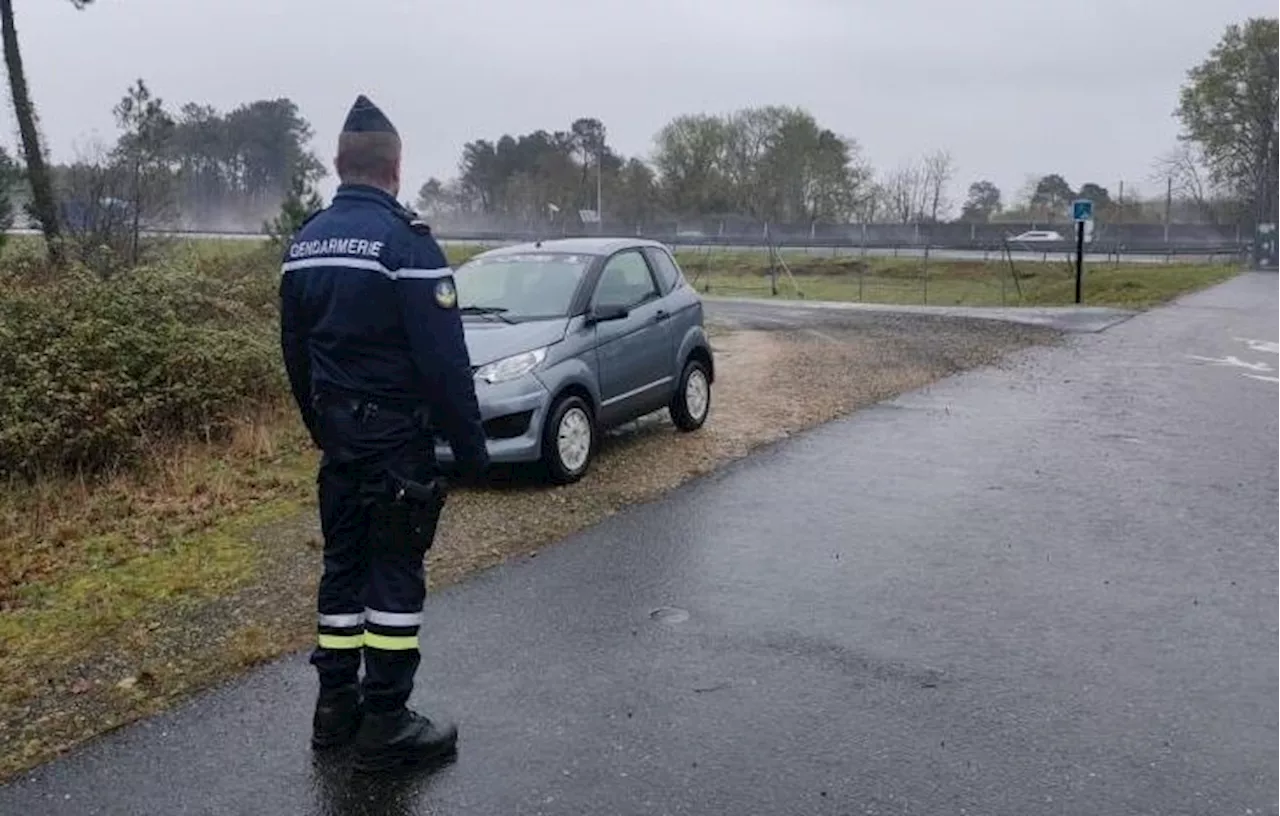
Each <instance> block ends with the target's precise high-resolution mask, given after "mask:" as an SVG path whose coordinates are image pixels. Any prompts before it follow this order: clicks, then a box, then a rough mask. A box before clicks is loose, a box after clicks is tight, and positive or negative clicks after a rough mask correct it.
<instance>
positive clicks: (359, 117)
mask: <svg viewBox="0 0 1280 816" xmlns="http://www.w3.org/2000/svg"><path fill="white" fill-rule="evenodd" d="M342 132H343V133H396V127H395V125H393V124H391V120H390V119H388V118H387V116H386V114H384V113H383V112H382V110H381V109H380V108H379V107H378V106H377V105H375V104H373V102H371V101H369V97H367V96H365V95H364V94H360V95H359V96H357V97H356V101H355V104H354V105H352V106H351V110H350V111H348V112H347V120H346V121H345V122H343V123H342Z"/></svg>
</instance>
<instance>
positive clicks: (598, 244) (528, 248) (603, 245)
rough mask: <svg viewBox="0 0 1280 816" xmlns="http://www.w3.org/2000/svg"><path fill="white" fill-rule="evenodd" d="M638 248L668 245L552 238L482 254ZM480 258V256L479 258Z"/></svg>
mask: <svg viewBox="0 0 1280 816" xmlns="http://www.w3.org/2000/svg"><path fill="white" fill-rule="evenodd" d="M638 247H658V248H660V249H666V245H665V244H663V243H661V242H659V241H651V240H649V239H648V238H625V237H608V236H601V237H597V238H551V239H548V240H545V241H530V242H527V243H523V244H515V245H513V246H505V247H497V248H494V249H490V250H487V251H486V252H483V253H481V254H482V255H484V256H485V257H494V256H496V255H526V254H529V253H532V252H564V253H568V254H571V255H612V254H613V253H615V252H617V251H619V250H623V249H633V248H638ZM477 257H479V256H477Z"/></svg>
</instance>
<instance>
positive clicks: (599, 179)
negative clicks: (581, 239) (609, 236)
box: [596, 137, 604, 235]
mask: <svg viewBox="0 0 1280 816" xmlns="http://www.w3.org/2000/svg"><path fill="white" fill-rule="evenodd" d="M603 178H604V138H603V137H602V138H601V139H600V145H599V148H598V150H597V152H596V218H598V219H599V221H597V222H596V223H597V224H599V226H598V227H596V231H597V232H598V233H599V234H601V235H603V234H604V209H603V206H604V205H603V203H602V200H601V195H600V192H601V190H602V189H603V188H604V183H603Z"/></svg>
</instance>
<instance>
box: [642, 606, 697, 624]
mask: <svg viewBox="0 0 1280 816" xmlns="http://www.w3.org/2000/svg"><path fill="white" fill-rule="evenodd" d="M649 617H651V618H653V619H654V620H656V621H657V622H658V623H684V622H685V621H687V620H689V613H688V612H686V611H684V610H683V609H678V608H676V607H674V606H660V607H658V608H657V609H655V610H653V611H652V612H650V613H649Z"/></svg>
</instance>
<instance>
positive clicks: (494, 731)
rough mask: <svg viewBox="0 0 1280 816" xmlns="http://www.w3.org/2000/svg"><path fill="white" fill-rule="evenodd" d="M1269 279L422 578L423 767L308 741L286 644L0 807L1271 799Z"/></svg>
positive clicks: (1273, 495)
mask: <svg viewBox="0 0 1280 816" xmlns="http://www.w3.org/2000/svg"><path fill="white" fill-rule="evenodd" d="M1276 302H1277V284H1276V276H1275V275H1252V276H1246V277H1243V278H1240V279H1237V280H1235V281H1232V282H1230V283H1228V284H1226V285H1224V286H1222V287H1219V288H1217V289H1215V290H1212V291H1210V292H1207V293H1203V294H1201V295H1197V296H1194V297H1192V298H1190V299H1188V300H1187V301H1186V302H1185V303H1183V304H1182V305H1179V306H1175V307H1171V308H1168V309H1164V310H1161V311H1157V312H1153V313H1148V314H1144V315H1139V316H1137V317H1134V318H1132V319H1130V320H1127V321H1124V322H1122V323H1119V324H1117V325H1114V326H1112V327H1111V328H1110V329H1108V330H1107V331H1105V332H1101V333H1095V334H1078V335H1075V336H1073V337H1071V338H1070V340H1069V341H1068V342H1067V343H1066V344H1064V345H1063V346H1060V347H1055V348H1042V349H1035V350H1032V351H1030V352H1027V353H1025V354H1022V355H1020V356H1019V357H1018V358H1017V359H1016V361H1015V362H1014V363H1013V364H1011V365H1006V366H1001V367H998V368H993V369H987V370H982V371H976V372H971V373H968V374H965V375H961V376H958V377H955V378H952V379H950V380H947V381H944V382H942V383H939V384H936V385H934V386H933V387H931V388H928V389H925V390H923V391H921V392H917V393H913V394H909V395H906V396H904V397H902V398H900V399H897V400H894V401H892V402H889V403H886V404H883V405H881V406H878V407H875V408H872V409H869V410H865V411H862V412H859V413H858V414H856V415H854V416H852V417H850V418H848V419H846V420H841V421H838V422H834V423H831V424H829V425H827V426H824V427H822V428H819V429H817V430H815V431H813V432H810V433H808V434H805V435H802V436H800V437H797V438H794V439H792V440H790V441H788V442H787V443H785V444H782V445H779V446H777V447H775V448H772V449H770V450H768V451H766V452H764V453H762V454H759V455H756V456H753V457H751V458H749V459H747V460H744V461H742V462H739V463H737V464H735V465H732V466H730V467H728V468H726V469H725V470H723V471H721V472H719V473H717V474H715V475H713V476H711V477H709V478H706V479H703V480H700V481H698V482H696V483H693V484H690V485H687V486H686V487H684V488H681V489H679V490H677V491H676V492H675V493H674V494H673V495H670V496H669V497H667V498H665V499H663V500H661V501H660V502H657V503H656V504H654V505H648V506H640V507H636V508H633V509H631V510H630V511H628V512H624V513H621V514H619V515H618V516H615V517H613V518H612V519H610V520H608V521H606V522H605V523H603V524H601V525H599V526H597V527H595V528H592V529H590V530H587V531H585V532H583V533H581V534H579V535H575V536H573V537H572V538H570V539H568V540H566V541H565V542H563V543H562V544H560V545H557V546H555V547H552V548H549V549H547V550H545V551H543V552H542V553H541V554H540V555H538V556H537V557H536V558H527V559H520V560H517V561H515V562H512V563H510V564H508V565H506V566H503V567H501V568H498V569H495V570H492V571H490V572H487V573H485V574H482V575H480V576H479V577H477V578H475V579H474V580H471V581H468V582H465V583H464V584H461V585H458V586H454V587H452V588H450V589H449V590H447V591H444V592H440V593H437V594H433V595H432V596H431V598H430V599H429V604H428V609H427V612H428V617H429V620H430V621H431V623H430V625H429V626H428V632H427V633H426V635H425V638H424V666H423V671H422V673H421V675H420V686H419V689H418V691H417V693H416V702H417V703H418V704H420V705H423V706H426V707H428V708H429V709H430V710H432V711H437V712H444V713H447V714H450V715H455V716H457V717H458V718H459V719H460V720H461V724H462V742H461V753H460V756H459V759H458V761H457V762H456V763H455V764H453V765H451V766H449V767H447V768H445V769H443V770H441V771H438V772H437V773H435V774H434V775H430V776H420V777H410V778H406V779H392V780H386V779H375V780H360V779H355V778H353V777H352V776H351V774H350V771H349V769H348V768H347V767H346V765H345V762H344V761H342V760H335V761H332V762H324V763H320V764H318V765H313V762H312V758H311V756H310V754H309V752H308V750H307V748H306V737H307V729H308V726H309V716H310V706H311V694H312V692H313V685H312V684H313V680H312V674H311V671H310V668H309V667H308V666H307V665H306V663H305V660H304V658H302V657H298V658H293V659H289V660H286V661H284V662H281V663H278V664H274V665H272V666H269V667H267V668H265V669H264V670H262V671H259V672H257V673H255V674H253V675H252V676H250V677H248V678H246V679H245V680H243V681H242V682H239V683H237V684H234V685H232V686H230V687H227V688H224V689H222V690H219V691H217V692H214V693H211V694H208V695H205V696H202V697H200V698H199V699H197V700H195V701H193V702H191V703H190V704H187V705H184V706H182V707H181V708H179V709H177V710H175V711H172V712H170V713H168V714H165V715H162V716H159V717H156V718H154V719H152V720H150V721H147V722H145V723H142V724H140V725H138V726H136V727H132V728H128V729H125V730H123V731H121V732H119V733H117V734H114V735H111V736H108V737H106V738H104V739H102V740H100V741H98V742H96V743H94V744H92V745H90V746H88V747H86V748H85V749H84V750H81V751H79V752H76V753H75V754H73V755H72V756H70V757H68V758H66V759H64V760H62V761H59V762H56V763H53V764H51V765H48V766H45V767H44V768H41V769H39V770H38V771H36V772H35V773H33V774H31V775H29V777H28V778H26V779H24V780H22V781H20V782H18V783H15V784H14V785H11V786H10V787H8V788H5V789H0V813H2V814H5V815H6V816H8V814H24V815H25V814H50V815H51V816H56V815H57V814H164V815H165V816H176V815H177V814H397V815H398V814H540V813H545V814H593V816H595V815H598V814H722V813H723V814H815V815H819V814H929V815H930V816H932V815H933V814H975V816H976V815H977V814H1011V815H1014V814H1016V815H1017V816H1027V815H1028V814H1086V815H1088V816H1093V815H1094V814H1160V815H1161V816H1170V814H1215V816H1216V815H1218V814H1221V815H1222V816H1230V815H1234V814H1240V815H1241V816H1243V814H1249V813H1253V814H1265V813H1276V801H1277V796H1276V792H1277V774H1276V763H1277V750H1276V746H1277V728H1276V722H1277V706H1276V690H1277V618H1276V610H1277V593H1276V586H1277V571H1276V542H1277V423H1276V418H1277V386H1276V384H1275V383H1274V382H1271V381H1269V380H1267V379H1258V378H1259V377H1272V378H1274V377H1275V376H1276V374H1275V369H1276V368H1277V361H1278V359H1280V358H1278V356H1277V354H1276V348H1275V345H1274V344H1275V342H1276V330H1277V310H1276ZM1250 341H1252V342H1250ZM1267 343H1270V344H1271V345H1267ZM1215 361H1216V362H1215ZM1263 366H1265V367H1267V368H1268V369H1269V371H1264V370H1263ZM713 421H714V420H713Z"/></svg>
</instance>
